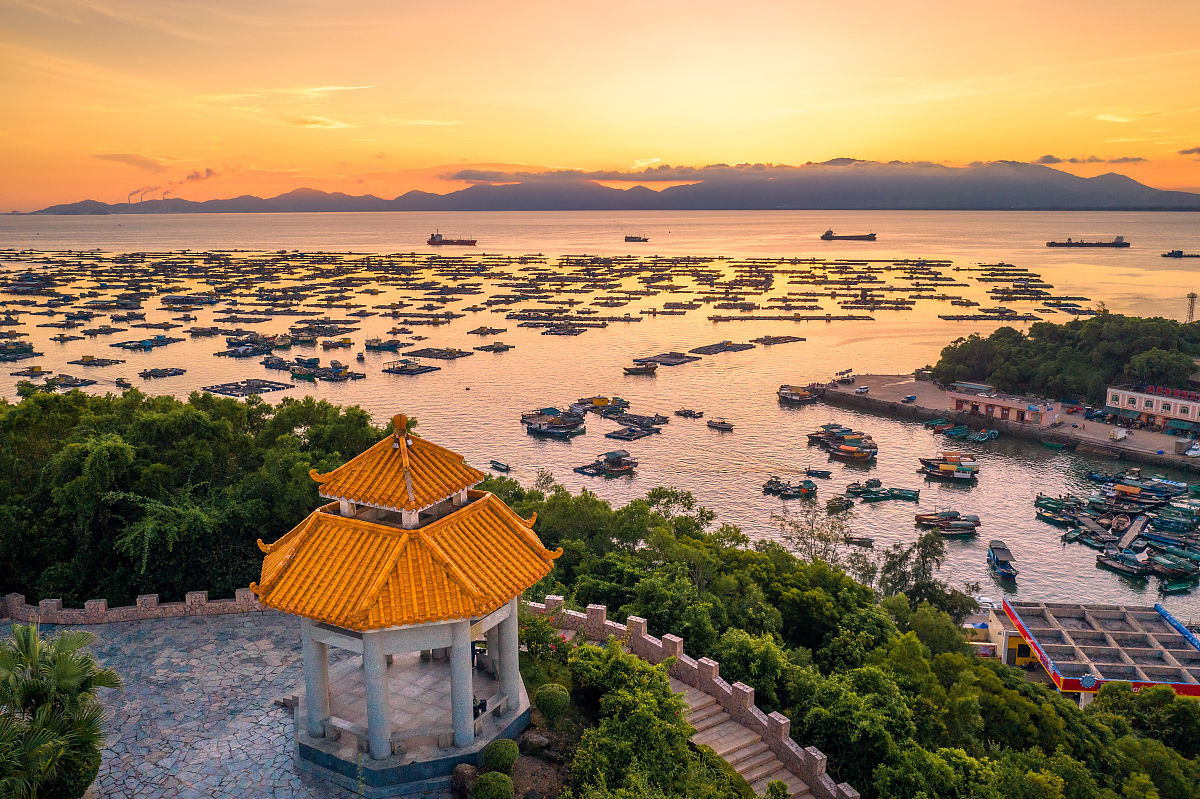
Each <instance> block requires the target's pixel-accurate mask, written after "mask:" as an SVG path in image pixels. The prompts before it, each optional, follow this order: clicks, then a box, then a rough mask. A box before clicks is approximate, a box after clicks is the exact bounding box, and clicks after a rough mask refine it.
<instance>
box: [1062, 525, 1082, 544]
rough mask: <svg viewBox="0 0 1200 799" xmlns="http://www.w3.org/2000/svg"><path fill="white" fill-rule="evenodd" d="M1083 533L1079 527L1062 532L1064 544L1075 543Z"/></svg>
mask: <svg viewBox="0 0 1200 799" xmlns="http://www.w3.org/2000/svg"><path fill="white" fill-rule="evenodd" d="M1081 535H1083V533H1082V531H1080V530H1079V529H1078V528H1076V529H1074V530H1067V531H1066V532H1065V533H1063V534H1062V540H1063V543H1064V544H1073V543H1075V542H1076V541H1078V540H1079V536H1081Z"/></svg>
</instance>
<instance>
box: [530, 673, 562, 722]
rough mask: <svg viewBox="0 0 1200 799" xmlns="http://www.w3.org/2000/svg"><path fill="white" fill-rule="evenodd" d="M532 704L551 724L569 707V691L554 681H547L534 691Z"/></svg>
mask: <svg viewBox="0 0 1200 799" xmlns="http://www.w3.org/2000/svg"><path fill="white" fill-rule="evenodd" d="M533 704H534V707H536V708H537V709H538V710H540V711H541V713H542V715H543V716H544V717H545V718H546V722H547V723H548V724H550V725H552V726H553V725H554V724H555V723H556V722H557V721H558V720H559V719H560V718H562V717H563V715H565V714H566V712H567V711H568V710H569V709H570V708H571V693H570V691H568V690H567V689H566V687H564V686H562V685H559V684H558V683H556V682H548V683H546V684H545V685H543V686H541V687H540V688H538V689H537V691H536V692H534V694H533Z"/></svg>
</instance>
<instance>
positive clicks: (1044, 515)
mask: <svg viewBox="0 0 1200 799" xmlns="http://www.w3.org/2000/svg"><path fill="white" fill-rule="evenodd" d="M1037 517H1038V518H1039V519H1041V520H1042V521H1044V522H1047V523H1049V524H1053V525H1057V526H1058V527H1073V526H1074V525H1075V517H1073V516H1067V515H1066V514H1062V513H1055V512H1054V511H1050V510H1044V509H1043V508H1038V509H1037Z"/></svg>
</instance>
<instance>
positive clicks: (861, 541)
mask: <svg viewBox="0 0 1200 799" xmlns="http://www.w3.org/2000/svg"><path fill="white" fill-rule="evenodd" d="M842 540H843V541H844V542H845V543H847V544H849V545H850V546H854V547H867V548H868V549H870V548H872V547H874V546H875V539H874V538H871V537H870V536H869V535H848V536H846V537H845V538H843V539H842Z"/></svg>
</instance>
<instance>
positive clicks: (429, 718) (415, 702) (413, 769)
mask: <svg viewBox="0 0 1200 799" xmlns="http://www.w3.org/2000/svg"><path fill="white" fill-rule="evenodd" d="M480 661H481V662H480V666H481V667H483V666H486V657H481V658H480ZM448 672H449V667H448V665H447V664H446V662H445V661H438V660H436V659H435V660H429V659H424V660H422V659H420V656H419V655H418V654H417V653H415V652H414V653H406V654H397V655H395V656H394V660H393V662H392V664H391V665H389V666H388V677H389V679H388V683H389V693H390V694H391V700H390V705H391V714H392V718H393V721H392V724H393V729H394V733H393V740H394V741H395V742H396V743H395V745H396V751H397V753H396V754H393V755H392V756H391V757H388V758H385V759H383V760H375V759H373V758H372V757H371V756H370V754H368V753H367V752H366V751H365V749H366V740H365V729H364V727H363V724H362V723H361V722H365V707H364V705H363V704H362V703H363V701H364V700H363V699H362V697H361V693H362V689H361V685H362V679H363V678H362V660H361V659H360V658H357V657H352V658H348V659H347V660H345V661H343V662H341V663H338V664H337V665H335V666H333V667H331V668H330V687H331V689H332V690H331V693H332V694H333V697H334V698H333V703H332V707H331V710H332V712H333V715H334V716H337V717H338V718H339V719H343V720H344V721H343V723H341V724H340V726H341V729H336V730H335V729H333V728H332V725H331V726H330V727H328V728H327V730H328V735H327V737H325V738H315V737H313V736H311V735H309V734H308V732H307V731H306V729H305V724H304V719H305V698H304V685H303V683H301V684H300V685H299V686H297V691H296V693H295V695H294V700H295V713H294V720H295V721H294V725H295V735H296V750H295V755H296V758H295V762H296V765H297V767H298V768H300V769H303V770H304V771H307V772H309V773H310V774H313V775H315V776H319V777H321V778H323V779H326V780H329V781H330V782H333V783H335V784H337V785H340V786H342V787H344V788H347V789H349V790H350V791H353V793H354V795H356V796H364V797H367V799H383V798H384V797H395V796H403V797H422V798H424V797H429V798H430V799H433V797H437V798H438V799H443V797H448V796H449V795H450V775H451V773H452V772H453V771H454V767H455V766H457V765H458V764H459V763H471V764H473V765H478V764H479V762H480V752H481V751H482V749H483V747H485V746H487V745H488V744H489V743H491V742H492V741H494V740H497V739H499V738H515V737H516V736H517V735H519V734H520V733H521V732H522V731H523V730H524V729H525V728H527V727H528V726H529V696H528V694H527V693H526V691H525V686H524V685H523V684H521V685H520V687H519V688H520V700H519V702H518V703H517V707H515V708H512V707H504V709H503V712H500V710H499V708H500V707H501V706H502V705H504V704H505V701H506V700H504V699H502V698H501V697H500V696H499V694H498V687H499V686H498V683H497V682H496V681H495V679H494V678H493V676H492V675H491V674H489V673H488V671H487V670H486V669H485V668H476V669H472V675H471V676H472V683H473V688H474V691H475V695H476V696H477V697H479V698H484V697H487V698H488V699H489V710H488V712H486V713H484V714H482V715H481V716H480V717H478V718H476V719H475V740H474V741H473V742H472V743H471V745H469V746H454V745H453V743H452V742H453V734H452V733H451V732H449V730H451V729H452V724H451V719H450V707H449V694H448V691H449V673H448ZM333 735H336V736H337V737H336V738H333V737H332V736H333Z"/></svg>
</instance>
